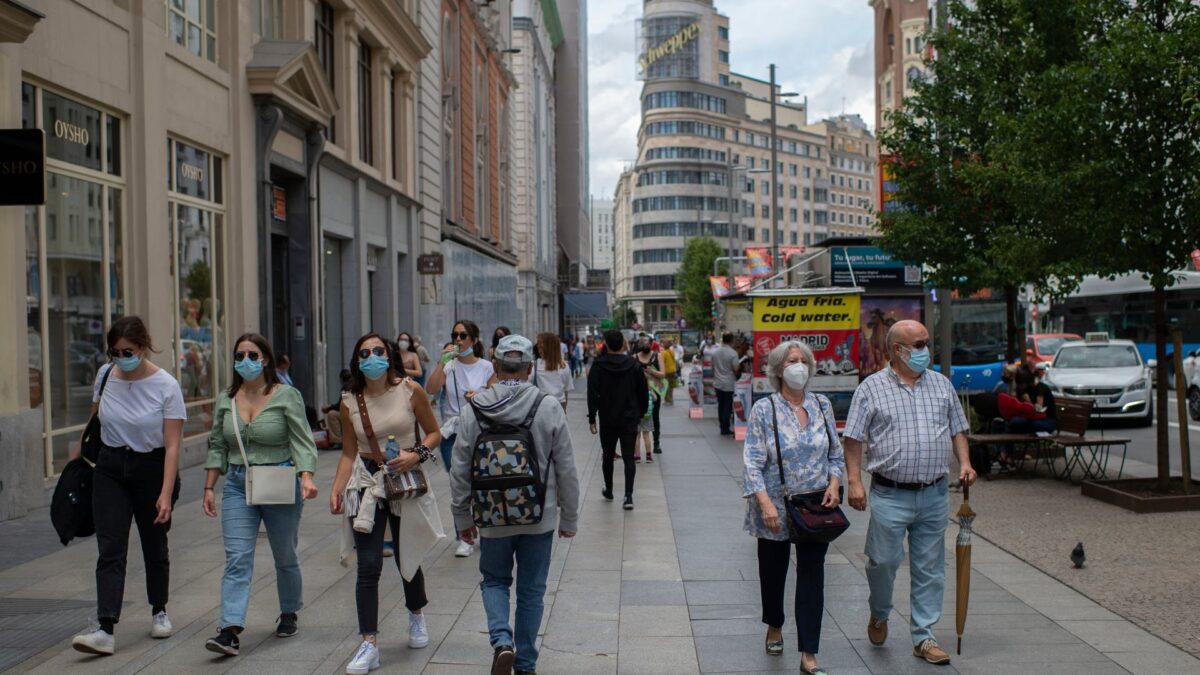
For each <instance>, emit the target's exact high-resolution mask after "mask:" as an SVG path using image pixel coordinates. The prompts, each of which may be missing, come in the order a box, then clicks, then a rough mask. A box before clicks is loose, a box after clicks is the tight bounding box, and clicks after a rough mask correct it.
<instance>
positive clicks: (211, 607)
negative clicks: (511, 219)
mask: <svg viewBox="0 0 1200 675" xmlns="http://www.w3.org/2000/svg"><path fill="white" fill-rule="evenodd" d="M579 384H580V385H582V384H583V382H582V380H581V381H580V382H579ZM678 398H679V400H680V401H681V404H680V405H676V406H674V407H667V408H664V410H663V413H662V419H663V424H664V433H663V446H664V454H662V455H660V456H659V457H660V459H659V461H656V462H655V463H654V464H652V465H639V467H638V476H637V483H636V490H635V499H636V504H637V509H636V510H635V511H633V512H624V511H622V510H621V509H620V507H619V505H618V504H615V503H609V502H605V501H603V500H602V499H601V498H600V487H601V481H600V475H599V449H598V442H597V440H596V437H594V436H591V435H590V434H588V433H587V425H586V419H585V415H584V409H583V403H582V396H580V397H579V398H574V399H572V402H571V404H570V408H569V418H570V424H571V433H572V436H573V438H574V440H575V443H576V445H575V450H576V453H577V454H578V457H579V467H580V478H581V482H582V484H583V497H582V499H583V508H582V517H581V520H580V532H579V536H578V537H577V538H576V539H574V540H571V541H567V540H560V541H559V542H558V544H557V547H556V549H555V553H554V557H553V563H552V565H551V571H550V583H549V588H548V591H547V595H546V602H547V610H546V614H545V619H544V621H543V629H542V654H541V659H540V662H539V672H542V673H546V674H550V675H557V674H572V675H574V674H577V673H631V674H638V675H641V674H645V673H667V674H672V675H674V674H679V675H684V674H689V673H723V672H766V671H778V670H786V671H790V672H796V671H797V669H798V662H799V661H798V655H797V654H796V653H795V652H794V651H791V648H792V647H793V645H794V642H793V640H794V635H795V626H794V623H790V624H789V626H788V627H786V628H785V638H786V640H787V645H788V650H787V651H786V652H785V654H784V656H783V657H769V656H766V655H765V654H764V653H763V649H762V636H763V627H762V625H761V623H760V622H759V613H760V607H759V590H758V582H757V580H756V579H757V564H756V562H755V547H754V541H753V540H752V539H751V538H750V537H749V536H748V535H746V534H745V533H744V532H743V531H742V528H741V524H742V516H743V513H744V511H743V509H744V502H743V500H742V498H741V487H740V477H741V444H740V443H735V442H734V441H732V440H727V439H725V438H722V437H720V436H718V435H717V433H716V430H717V429H716V421H715V420H712V419H703V420H690V419H688V416H687V408H686V407H685V406H684V405H682V401H683V400H684V399H683V398H682V397H678ZM336 454H337V453H336V452H325V453H322V455H321V458H320V461H319V465H318V485H320V486H321V488H322V490H323V492H322V494H321V495H320V496H319V497H318V499H317V500H316V501H314V502H312V503H310V504H309V505H308V506H307V507H306V511H307V513H306V517H305V518H304V521H303V524H302V530H301V541H300V549H301V555H302V560H303V567H304V575H305V597H306V603H307V606H306V608H305V609H304V610H303V611H302V612H301V613H300V626H301V633H300V635H299V636H298V637H296V638H293V639H291V640H286V641H285V640H279V639H277V638H275V637H273V636H271V635H270V631H271V629H272V628H273V625H274V619H275V616H276V614H277V612H278V610H277V606H276V598H275V584H274V580H273V577H274V570H273V568H272V565H271V562H270V561H271V558H270V554H269V552H268V551H267V546H266V539H265V537H264V536H262V535H260V538H259V544H260V546H259V549H258V555H257V559H256V563H257V564H256V568H255V581H254V596H253V598H252V601H251V608H250V620H249V624H250V626H249V628H248V631H247V632H246V633H245V634H244V635H243V641H242V654H241V656H238V657H236V658H231V659H218V658H214V656H213V654H212V653H210V652H207V651H205V650H204V646H203V641H204V639H205V638H207V637H209V636H211V635H212V634H214V632H215V629H216V620H217V613H218V605H219V593H218V589H219V586H220V577H221V570H222V567H223V561H224V555H223V551H222V546H221V534H220V526H219V523H218V522H217V521H214V520H210V519H208V518H206V517H204V516H203V515H202V514H201V512H200V508H199V503H198V501H197V498H198V497H199V494H200V490H199V487H198V480H199V471H198V470H197V469H195V468H192V469H188V470H186V471H185V472H184V474H185V487H184V493H183V496H182V498H181V501H180V503H179V506H178V510H177V514H176V517H175V522H174V527H173V528H172V531H171V542H172V552H173V553H172V599H171V602H170V604H169V606H168V610H169V612H170V614H171V617H172V620H173V622H174V624H175V635H174V636H173V637H172V638H170V639H167V640H163V641H155V640H151V639H150V638H149V637H148V636H147V630H148V627H149V612H148V611H147V608H146V607H145V605H144V601H143V595H142V593H143V591H142V588H143V575H142V563H141V560H140V556H138V555H137V553H136V552H137V548H136V547H137V543H136V541H134V542H131V553H132V555H131V558H130V561H129V578H128V582H127V584H126V594H125V599H126V610H125V617H124V618H123V620H122V622H121V623H120V624H119V625H118V626H117V633H116V635H117V645H118V649H117V653H116V655H115V656H112V657H105V658H97V657H89V656H85V655H83V654H80V653H78V652H75V651H73V650H72V649H71V648H70V646H69V639H70V636H71V635H72V634H74V633H76V632H79V631H81V630H82V629H83V628H84V627H85V622H86V618H87V617H88V616H90V615H91V614H92V612H93V611H94V581H93V576H92V570H93V566H94V562H95V543H94V540H92V539H87V540H83V541H78V542H75V543H73V544H72V545H71V546H69V547H67V548H66V549H62V548H61V547H59V545H58V543H57V541H55V539H54V535H53V533H52V531H51V528H50V526H49V523H48V520H47V516H46V513H45V512H44V511H41V512H38V513H35V514H33V515H31V516H29V517H27V518H23V519H17V520H13V521H8V522H5V523H0V538H3V540H4V541H6V542H13V541H20V542H22V545H21V546H20V547H15V546H10V547H5V548H6V549H7V550H6V551H4V552H3V555H2V556H0V567H2V568H3V570H2V571H0V626H2V627H3V629H4V632H3V635H4V642H3V644H0V669H5V668H11V669H13V670H14V672H33V673H62V672H87V673H135V672H144V673H156V672H171V673H212V672H254V673H256V674H258V675H264V674H266V673H273V672H280V673H288V674H289V675H295V674H297V673H302V672H303V673H340V672H342V670H343V666H344V664H345V661H346V660H347V659H348V658H349V656H350V655H351V652H352V651H353V650H354V649H355V647H356V646H357V644H358V641H359V638H358V636H357V635H356V630H355V620H354V617H355V610H354V580H355V574H354V572H353V570H348V569H345V568H342V567H341V566H339V565H338V562H337V548H338V545H337V529H338V523H337V519H336V518H334V517H333V516H331V515H329V513H328V511H327V510H326V509H327V507H326V498H327V496H328V494H327V492H324V491H325V490H327V489H328V484H329V480H330V477H331V469H332V466H333V464H334V462H335V459H336ZM431 478H432V482H433V486H434V489H435V491H436V492H437V494H438V501H439V503H440V505H441V507H442V512H443V513H442V517H443V519H444V522H445V523H446V524H449V522H450V519H449V513H448V500H447V498H446V480H445V475H444V474H443V473H442V472H441V470H440V469H434V470H433V471H432V472H431ZM619 480H620V479H619V478H618V481H619ZM1039 482H1040V481H1039ZM951 500H952V502H957V500H958V496H957V495H952V496H951ZM850 515H851V520H852V523H853V526H852V529H851V530H850V532H848V533H847V534H846V535H845V536H843V537H842V538H840V539H839V540H838V541H837V542H835V545H834V546H833V547H832V548H831V550H830V554H829V557H828V558H827V560H826V563H827V566H826V584H827V587H826V615H825V620H824V629H823V636H822V646H821V652H820V657H821V662H822V664H823V665H824V666H826V667H827V668H829V670H830V672H831V673H838V674H846V673H854V674H856V675H863V674H867V673H880V674H882V673H887V674H889V675H890V674H893V673H915V672H930V673H932V672H937V673H953V672H962V673H996V672H1006V671H1012V670H1014V669H1023V668H1034V669H1036V671H1037V672H1039V673H1064V674H1066V673H1088V674H1089V675H1092V674H1103V673H1126V672H1133V673H1147V674H1149V673H1156V674H1157V673H1185V672H1196V671H1197V669H1200V661H1197V660H1195V659H1194V658H1193V657H1191V656H1189V655H1187V654H1185V653H1184V652H1182V651H1180V650H1178V649H1176V648H1174V647H1172V646H1170V645H1169V644H1167V643H1165V642H1163V641H1162V640H1159V639H1158V638H1156V637H1154V636H1153V635H1151V634H1149V633H1147V632H1146V631H1144V630H1142V629H1141V628H1138V627H1136V626H1135V625H1133V624H1132V623H1130V622H1128V621H1126V620H1124V619H1123V618H1121V617H1120V616H1118V615H1116V614H1114V613H1112V612H1110V611H1109V610H1107V609H1105V608H1104V607H1101V606H1100V605H1099V604H1097V603H1095V602H1093V601H1092V600H1090V599H1089V598H1087V597H1085V596H1083V595H1082V594H1080V593H1078V592H1076V591H1074V590H1072V589H1070V588H1068V587H1067V586H1066V585H1064V584H1063V583H1061V582H1059V581H1057V580H1055V579H1054V578H1052V577H1051V576H1049V575H1047V574H1044V573H1042V572H1039V571H1038V570H1036V569H1034V568H1033V567H1031V566H1030V565H1028V564H1026V563H1025V562H1023V561H1021V560H1019V559H1017V558H1015V557H1014V556H1012V555H1010V554H1009V553H1006V552H1004V551H1002V550H1000V549H998V548H996V547H994V546H992V545H991V544H989V543H988V542H986V541H984V540H982V539H980V538H978V537H977V538H976V540H975V547H974V557H973V569H974V572H973V580H972V589H971V612H970V616H969V618H968V621H967V630H966V634H965V637H964V653H963V655H962V656H960V657H955V659H954V661H953V664H952V665H951V666H950V667H948V668H938V667H935V666H929V665H926V664H924V663H923V662H920V661H918V660H916V659H914V658H913V657H912V656H911V653H910V646H909V644H908V641H907V639H906V635H905V633H906V631H905V630H904V627H905V625H906V621H907V620H906V617H905V612H906V611H907V604H908V602H907V595H908V594H907V579H908V576H907V573H906V572H905V571H903V570H902V571H901V573H900V578H899V582H898V583H897V596H896V612H895V614H894V615H893V617H892V622H891V623H892V637H891V638H890V640H889V642H888V643H887V645H886V646H885V647H882V648H876V647H873V646H871V645H870V644H869V643H868V642H867V640H866V635H865V624H866V618H867V610H866V597H867V585H866V580H865V577H864V576H863V564H864V557H863V555H862V546H863V541H864V535H865V526H866V521H867V518H866V516H865V515H864V514H859V513H857V512H853V511H851V512H850ZM956 531H957V527H956V526H955V525H951V526H950V529H949V533H950V534H951V535H952V534H953V533H955V532H956ZM134 538H135V539H136V534H135V535H134ZM953 540H954V539H953V536H950V537H948V539H947V549H948V555H947V571H948V572H947V577H948V579H949V580H950V586H951V587H949V588H947V591H946V596H945V612H946V613H945V614H944V615H943V619H942V621H941V623H940V624H939V625H938V628H937V631H936V632H937V635H938V638H939V640H940V641H941V643H942V644H943V645H946V646H952V645H953V643H954V618H953V617H954V593H953V587H952V586H953V578H954V555H953ZM451 544H452V541H451V540H447V541H444V542H442V543H441V544H439V545H438V546H437V547H436V548H435V549H434V551H433V552H432V553H431V554H430V556H429V557H428V558H427V559H426V561H425V569H426V578H427V584H428V587H429V596H430V601H431V604H430V606H429V607H428V608H427V612H428V614H429V619H428V621H429V629H430V637H431V642H430V645H429V646H428V647H427V648H425V649H422V650H412V649H409V648H408V647H407V646H404V631H405V629H406V626H407V621H406V619H407V617H406V616H405V614H406V612H405V610H404V607H403V604H402V592H401V589H400V584H399V579H398V578H397V577H398V575H397V574H395V572H394V568H392V567H390V566H389V567H386V568H385V574H384V578H383V582H382V587H381V622H382V624H381V625H382V631H381V635H380V643H381V645H382V659H383V670H381V671H378V672H394V673H400V672H404V673H417V672H421V673H428V674H441V675H445V674H458V673H463V674H466V673H481V672H484V671H485V670H486V666H487V664H489V663H490V657H491V650H490V649H489V647H488V643H487V632H486V624H485V621H484V613H483V608H482V605H481V603H480V600H479V593H478V590H477V588H476V585H477V582H478V571H477V565H478V557H477V555H478V554H477V553H476V554H475V555H474V556H472V557H471V558H469V559H458V558H455V557H454V555H453V551H452V548H453V547H452V546H451ZM789 592H790V590H789ZM788 606H789V607H790V601H789V603H788ZM789 614H790V609H789Z"/></svg>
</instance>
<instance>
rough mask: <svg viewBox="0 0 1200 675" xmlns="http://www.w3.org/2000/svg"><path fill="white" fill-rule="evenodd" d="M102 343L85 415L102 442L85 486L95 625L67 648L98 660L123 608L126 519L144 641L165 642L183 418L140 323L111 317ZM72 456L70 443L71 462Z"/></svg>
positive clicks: (107, 649)
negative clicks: (137, 557) (93, 555)
mask: <svg viewBox="0 0 1200 675" xmlns="http://www.w3.org/2000/svg"><path fill="white" fill-rule="evenodd" d="M107 341H108V357H109V359H110V360H111V363H108V364H106V365H104V366H102V367H101V368H100V371H99V372H98V373H97V374H96V383H95V386H94V390H93V393H92V415H96V414H99V416H100V424H101V430H100V441H101V444H102V447H101V449H100V455H99V456H98V457H97V459H96V467H95V469H96V470H95V474H94V478H93V487H92V509H93V513H94V517H95V524H96V546H97V548H98V549H99V557H98V558H97V560H96V599H97V602H96V605H97V608H96V616H97V619H98V620H99V623H100V626H99V628H97V629H95V630H92V631H90V632H87V633H84V634H82V635H77V636H75V639H74V640H73V641H72V643H71V644H72V646H73V647H74V648H75V649H76V650H77V651H81V652H84V653H87V654H102V655H110V654H112V653H113V651H114V649H115V646H116V645H115V641H114V639H113V630H114V626H115V625H116V623H117V621H118V620H119V619H120V618H121V606H122V604H124V597H125V562H126V558H127V555H128V551H129V525H130V521H131V520H132V521H133V522H134V523H136V524H137V529H138V539H140V540H141V542H142V558H143V560H144V561H145V564H146V595H147V600H148V601H149V604H150V613H151V615H152V618H151V627H150V637H153V638H167V637H170V636H171V633H172V631H173V629H172V627H171V620H170V619H168V618H167V588H168V585H169V578H170V567H171V563H170V557H169V554H168V549H167V532H168V531H169V530H170V529H171V511H172V509H173V508H174V506H175V501H176V500H177V499H179V444H180V441H181V440H182V438H183V423H184V421H185V420H186V419H187V411H186V409H185V408H184V406H183V391H182V390H181V389H180V388H179V382H177V381H176V380H175V378H174V377H171V375H170V374H169V373H168V372H167V371H165V370H163V369H162V368H159V367H158V366H156V365H154V364H153V363H151V362H150V361H149V360H148V359H147V358H146V357H147V355H148V354H149V353H150V352H151V351H153V349H154V347H153V344H152V343H151V340H150V333H149V332H148V331H147V330H146V325H145V324H144V323H142V320H141V319H139V318H138V317H136V316H127V317H123V318H121V319H118V320H117V321H115V322H114V323H113V325H112V327H111V328H109V330H108V335H107ZM79 452H80V448H79V447H78V446H77V447H76V448H75V449H73V450H72V452H71V458H72V459H74V458H75V457H77V456H79Z"/></svg>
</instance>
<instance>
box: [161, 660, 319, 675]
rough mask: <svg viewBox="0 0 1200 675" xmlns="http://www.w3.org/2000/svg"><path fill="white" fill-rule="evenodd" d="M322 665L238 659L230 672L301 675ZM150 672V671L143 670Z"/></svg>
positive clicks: (305, 662)
mask: <svg viewBox="0 0 1200 675" xmlns="http://www.w3.org/2000/svg"><path fill="white" fill-rule="evenodd" d="M319 665H320V662H319V661H281V660H276V661H267V662H263V661H249V660H244V661H236V662H235V663H234V664H233V667H232V668H230V669H229V670H228V672H229V673H237V674H238V675H300V674H301V673H314V672H316V670H317V667H318V666H319ZM142 672H148V671H142Z"/></svg>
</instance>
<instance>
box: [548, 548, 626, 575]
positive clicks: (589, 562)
mask: <svg viewBox="0 0 1200 675" xmlns="http://www.w3.org/2000/svg"><path fill="white" fill-rule="evenodd" d="M621 561H622V558H621V548H620V546H614V545H612V544H609V545H607V546H602V547H601V546H596V547H592V548H580V549H578V550H577V549H576V547H575V546H572V547H571V555H570V556H568V557H567V563H566V565H565V566H564V567H563V571H564V573H565V571H566V570H601V571H603V570H611V571H620V570H621Z"/></svg>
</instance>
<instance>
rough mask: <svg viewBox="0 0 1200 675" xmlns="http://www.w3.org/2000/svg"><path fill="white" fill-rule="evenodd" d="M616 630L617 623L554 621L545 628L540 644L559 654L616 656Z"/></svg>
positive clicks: (587, 620) (574, 620)
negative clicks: (543, 637)
mask: <svg viewBox="0 0 1200 675" xmlns="http://www.w3.org/2000/svg"><path fill="white" fill-rule="evenodd" d="M618 630H619V625H618V622H617V621H598V620H591V619H564V620H557V619H556V620H554V621H552V622H551V623H549V624H548V625H547V626H546V637H545V639H543V640H542V643H543V644H545V645H546V646H547V647H550V648H551V649H555V650H557V651H560V652H571V653H574V654H616V653H617V638H618Z"/></svg>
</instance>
